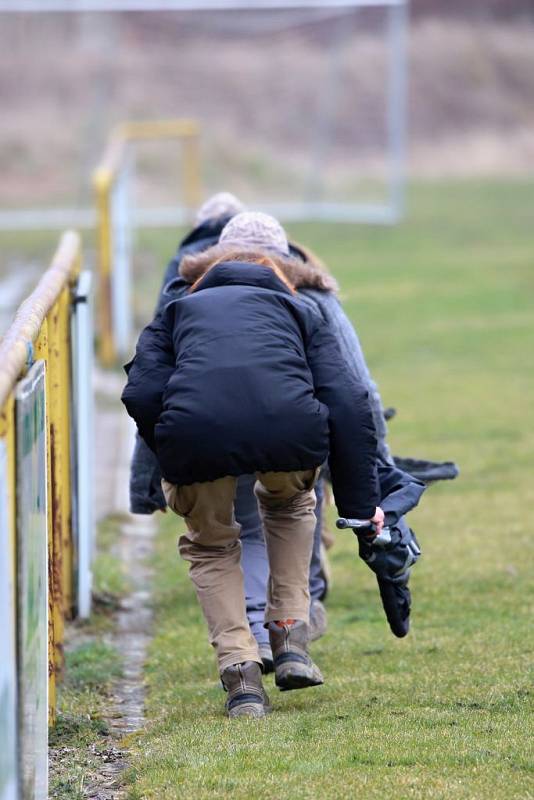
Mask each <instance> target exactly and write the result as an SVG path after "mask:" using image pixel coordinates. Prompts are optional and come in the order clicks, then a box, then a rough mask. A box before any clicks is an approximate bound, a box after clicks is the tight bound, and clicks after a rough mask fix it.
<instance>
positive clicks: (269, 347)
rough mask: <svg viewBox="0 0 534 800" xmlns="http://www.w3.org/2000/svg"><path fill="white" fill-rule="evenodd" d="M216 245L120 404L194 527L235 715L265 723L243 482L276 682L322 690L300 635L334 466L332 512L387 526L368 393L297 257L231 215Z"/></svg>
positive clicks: (205, 597)
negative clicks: (262, 567) (319, 507)
mask: <svg viewBox="0 0 534 800" xmlns="http://www.w3.org/2000/svg"><path fill="white" fill-rule="evenodd" d="M220 243H221V244H223V245H225V246H227V247H229V249H230V251H231V250H232V248H233V252H230V253H229V255H228V256H227V258H226V260H224V261H222V262H220V263H216V264H215V265H214V266H212V267H211V269H210V270H209V271H208V272H207V273H206V275H204V276H203V277H202V278H200V280H199V281H197V282H196V284H195V285H194V286H193V289H192V292H191V294H189V295H188V296H187V297H183V298H181V299H179V300H176V301H174V302H171V303H169V304H168V305H167V306H166V307H165V308H164V310H163V312H162V313H161V314H160V315H159V316H158V317H157V318H156V319H155V320H154V322H153V323H152V324H151V325H149V326H148V327H147V328H146V329H145V330H144V331H143V333H142V334H141V337H140V339H139V342H138V345H137V349H136V355H135V357H134V359H133V361H132V362H131V363H130V364H129V365H127V372H128V383H127V386H126V388H125V390H124V392H123V402H124V403H125V405H126V408H127V410H128V413H129V414H130V415H131V416H132V417H133V418H134V419H135V421H136V423H137V426H138V429H139V432H140V434H141V436H142V437H143V439H144V440H145V442H146V443H147V444H148V445H149V446H150V447H151V448H152V449H153V450H154V451H155V453H156V454H157V457H158V462H159V465H160V467H161V471H162V475H163V478H164V480H163V488H164V493H165V496H166V499H167V503H168V505H169V506H170V507H171V508H172V509H173V510H174V511H176V513H178V514H180V515H181V516H183V517H184V518H185V520H186V523H187V528H188V532H187V533H186V534H185V535H183V536H182V537H181V538H180V543H179V548H180V553H181V555H182V556H183V557H184V558H185V559H186V560H188V561H189V562H190V564H191V568H190V574H191V577H192V580H193V582H194V584H195V587H196V590H197V595H198V598H199V601H200V603H201V606H202V608H203V611H204V615H205V617H206V621H207V623H208V628H209V633H210V640H211V642H212V644H213V645H214V647H215V649H216V653H217V658H218V662H219V669H220V672H221V677H222V680H223V684H224V685H225V686H226V688H227V689H228V691H229V698H230V701H229V705H228V711H229V714H230V716H236V715H238V714H239V715H241V714H249V715H252V716H262V715H263V713H264V712H265V709H266V705H267V701H266V698H265V695H264V693H263V689H262V687H261V678H260V677H259V675H260V673H259V669H260V666H259V665H261V658H260V656H259V653H258V648H257V644H256V642H255V640H254V638H253V636H252V635H251V633H250V628H249V626H248V623H247V619H246V614H245V604H244V593H243V579H242V573H241V569H240V565H239V555H240V553H239V526H238V525H237V524H236V522H235V519H234V515H233V500H234V495H235V489H236V481H237V477H238V476H240V475H245V474H250V473H255V474H256V476H257V483H256V489H255V491H256V495H257V497H258V500H259V504H260V509H261V513H262V518H263V523H264V528H265V534H266V541H267V549H268V554H269V562H270V573H271V575H270V583H269V596H268V604H267V610H266V614H265V623H266V625H267V626H268V628H269V635H270V640H271V646H272V648H273V656H274V666H275V679H276V683H277V685H278V686H279V687H280V688H282V689H294V688H301V687H304V686H311V685H316V684H318V683H322V676H321V674H320V672H319V670H318V669H317V667H316V666H315V665H314V664H313V662H312V661H311V659H310V657H309V655H308V653H307V635H306V628H307V623H308V614H309V591H308V572H309V563H310V555H311V545H312V539H313V531H314V527H315V516H314V513H313V512H314V506H315V496H314V492H313V485H314V482H315V479H316V476H317V473H318V469H319V467H320V466H321V465H322V464H323V463H324V462H325V460H326V459H327V458H329V463H330V470H331V475H332V483H333V489H334V497H335V500H336V504H337V507H338V510H339V513H340V514H341V515H342V516H344V517H351V518H354V517H358V518H362V519H368V520H373V521H374V522H375V524H376V525H377V527H378V529H380V528H381V526H382V524H383V513H382V511H381V509H380V508H378V507H377V506H378V498H379V490H378V480H377V467H376V433H375V429H374V424H373V420H372V415H371V410H370V406H369V402H368V397H367V395H368V393H367V389H366V388H365V387H364V386H363V385H361V384H358V383H357V381H356V379H355V378H354V377H353V376H347V375H346V374H344V371H343V360H342V357H341V354H340V351H339V347H338V344H337V341H336V339H335V338H334V337H333V336H332V334H331V333H330V331H329V330H328V327H327V326H326V325H325V323H324V321H323V320H322V319H321V318H320V317H319V316H318V315H317V314H316V313H315V312H314V311H313V310H312V309H310V308H308V307H307V306H306V305H305V304H304V303H303V302H302V301H300V300H298V299H297V298H296V297H295V293H294V290H293V289H292V287H291V285H290V283H289V281H288V280H287V278H286V277H285V276H284V275H283V273H282V272H281V271H280V270H279V269H278V268H277V266H276V259H275V254H276V252H279V253H281V254H283V255H284V256H287V254H288V244H287V238H286V236H285V233H284V231H283V229H282V228H281V227H280V225H279V224H278V223H277V222H276V220H274V219H272V218H271V217H268V216H267V215H264V214H259V213H244V214H238V215H237V216H235V217H234V218H233V219H232V220H231V221H230V222H229V223H228V225H227V226H226V227H225V229H224V230H223V233H222V234H221V237H220ZM269 252H271V253H272V257H270V256H269ZM236 685H238V686H240V687H241V690H240V691H237V690H235V686H236Z"/></svg>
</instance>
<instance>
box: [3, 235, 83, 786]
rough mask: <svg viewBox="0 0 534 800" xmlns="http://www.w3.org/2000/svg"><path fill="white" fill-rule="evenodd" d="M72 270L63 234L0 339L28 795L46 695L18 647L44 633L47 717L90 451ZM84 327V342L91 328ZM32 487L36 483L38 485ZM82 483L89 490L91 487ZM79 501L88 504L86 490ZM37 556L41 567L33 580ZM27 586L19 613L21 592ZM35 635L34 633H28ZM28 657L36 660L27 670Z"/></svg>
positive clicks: (14, 633)
mask: <svg viewBox="0 0 534 800" xmlns="http://www.w3.org/2000/svg"><path fill="white" fill-rule="evenodd" d="M80 269H81V244H80V238H79V236H78V234H76V233H74V232H67V233H65V234H64V235H63V236H62V238H61V241H60V244H59V247H58V249H57V251H56V254H55V256H54V258H53V260H52V263H51V266H50V268H49V269H48V270H47V271H46V272H45V273H44V274H43V276H42V277H41V279H40V281H39V283H38V285H37V286H36V288H35V290H34V291H33V292H32V294H31V295H30V296H29V297H28V298H27V300H25V301H24V302H23V303H22V305H21V306H20V308H19V309H18V311H17V313H16V315H15V318H14V320H13V323H12V324H11V326H10V328H9V329H8V331H7V333H6V335H5V336H4V338H3V339H2V340H1V341H0V456H1V458H0V473H1V474H0V484H1V485H2V489H3V493H2V497H0V534H1V537H2V544H3V548H4V549H3V552H2V563H1V572H2V575H1V576H0V580H2V581H7V583H8V585H9V586H10V587H11V588H10V592H9V595H6V593H5V592H4V598H3V599H2V603H3V604H4V603H5V604H6V605H7V608H2V609H1V611H2V618H3V619H4V614H5V618H6V619H7V620H8V624H7V625H6V626H5V627H4V625H3V626H2V631H1V632H0V639H1V640H2V641H0V650H1V651H2V653H3V654H4V653H6V654H9V653H11V654H15V655H13V657H12V661H13V665H14V671H15V673H16V675H17V679H16V685H14V686H12V687H10V686H9V681H10V678H9V675H8V674H7V672H6V671H4V672H3V674H1V675H0V678H1V679H2V680H3V681H4V682H5V685H4V686H0V690H2V697H4V698H5V697H6V694H5V691H4V690H6V691H7V692H8V696H9V698H10V701H9V702H11V703H12V704H13V703H16V704H17V705H18V718H19V726H18V727H19V737H20V739H21V741H19V743H18V751H19V755H20V757H21V771H20V774H21V775H22V779H21V780H22V781H23V792H26V791H27V789H26V781H30V782H32V781H33V783H32V785H33V786H34V788H35V786H38V785H41V789H40V790H37V789H35V796H39V797H40V796H46V795H43V792H44V791H45V788H46V787H45V788H43V786H45V784H43V783H42V782H43V781H46V779H45V778H43V777H42V774H41V773H42V768H39V766H36V764H37V765H38V764H39V761H38V759H37V760H36V759H35V750H32V739H33V742H34V743H35V742H41V741H42V739H43V731H42V730H40V728H41V727H43V722H42V711H40V715H41V716H39V714H37V713H35V714H34V715H33V717H32V707H31V706H32V702H33V705H34V707H35V708H36V709H38V708H40V709H42V705H43V702H44V703H45V704H46V699H47V698H46V693H45V697H44V699H43V697H42V689H41V690H40V692H41V693H40V695H39V697H36V698H34V699H33V700H32V698H31V697H28V696H26V695H28V694H31V692H33V691H34V687H35V686H36V685H37V680H34V678H35V676H32V675H25V674H23V673H24V670H25V669H26V666H25V664H26V662H27V661H28V659H27V658H26V651H25V648H26V650H27V648H28V641H29V640H31V639H32V636H33V634H34V629H35V630H37V628H38V627H39V628H40V633H39V635H40V636H44V637H45V639H44V641H45V643H46V637H47V638H48V657H47V658H46V646H45V647H44V655H45V660H44V672H45V673H46V663H48V676H47V677H48V693H47V697H48V720H49V722H51V723H53V722H54V720H55V709H56V682H57V680H58V679H59V678H60V676H61V673H62V670H63V633H64V630H63V629H64V620H65V618H68V617H70V616H72V615H73V613H74V611H75V607H76V605H77V599H76V598H77V596H76V592H75V585H74V584H75V581H74V577H73V576H74V574H75V564H74V563H73V560H74V559H73V535H74V533H75V531H76V530H78V528H79V522H80V520H79V515H77V514H76V515H75V507H76V509H78V507H79V502H78V501H79V498H78V493H79V490H80V488H81V487H80V486H79V484H78V478H77V476H78V472H77V470H78V467H79V465H80V464H82V465H83V464H85V463H86V462H87V459H88V458H90V454H89V453H80V452H78V450H79V445H78V441H79V440H78V438H77V437H76V436H75V435H73V434H74V433H75V431H76V429H77V426H76V425H75V422H76V420H75V418H76V417H77V416H78V415H77V410H76V405H75V402H74V394H73V380H72V378H73V376H72V371H73V364H76V359H77V357H78V353H77V348H78V347H79V346H80V345H81V347H82V348H83V349H84V352H86V351H87V349H88V348H87V341H82V342H79V341H77V340H79V339H80V337H75V338H74V340H73V336H72V320H73V317H74V315H75V308H76V302H77V300H76V296H77V291H76V290H77V283H78V278H79V275H80ZM85 330H86V331H87V327H86V328H85ZM88 335H89V337H90V340H91V339H92V331H90V330H89V331H88ZM73 341H74V344H73ZM89 349H92V348H91V347H90V348H89ZM86 388H87V386H86ZM84 399H85V400H87V398H84ZM85 474H86V475H87V472H85ZM89 483H90V482H89ZM38 485H39V486H40V488H39V489H36V487H37V486H38ZM84 488H85V489H86V490H88V491H90V486H87V487H84ZM82 505H83V507H84V508H87V506H88V503H87V498H85V502H84V503H83V504H82ZM6 545H7V547H6ZM43 558H44V559H45V562H44V564H43V563H42V562H43ZM46 559H47V561H46ZM38 560H39V563H40V564H41V567H39V568H40V569H41V572H42V575H41V578H40V579H39V580H40V583H39V584H36V580H37V579H36V577H35V573H36V572H38V571H39V570H38V569H36V565H37V561H38ZM32 581H33V583H32ZM25 592H26V593H27V594H28V601H27V616H26V617H25V616H24V614H25V613H26V612H25V611H24V602H25V601H24V599H23V598H22V595H23V594H24V593H25ZM41 599H42V600H41ZM39 604H40V605H39ZM37 605H39V607H36V606H37ZM46 627H47V629H48V633H47V631H46ZM28 630H29V633H28ZM6 638H7V639H8V641H6ZM38 638H39V637H38V636H37V634H36V635H35V637H34V639H38ZM32 641H33V640H32ZM30 644H31V641H30ZM4 645H5V647H4ZM41 649H42V648H41ZM35 663H37V661H36V659H34V661H33V666H32V669H33V670H34V671H35V669H36V667H35ZM12 672H13V670H12V671H11V673H9V674H12ZM41 672H42V671H41ZM43 680H44V685H45V686H46V675H45V676H43V675H42V674H41V676H40V681H41V682H40V685H41V687H42V685H43V684H42V681H43ZM35 691H37V690H35ZM17 695H18V697H17ZM45 707H46V706H45ZM28 709H29V710H28ZM16 716H17V715H15V717H16ZM39 720H41V722H39ZM25 723H26V724H27V730H25V728H24V725H25ZM44 725H45V726H46V714H45V716H44ZM38 728H39V730H38ZM44 742H45V743H46V727H45V730H44ZM32 759H33V762H32ZM32 770H33V773H32ZM37 772H39V774H37ZM34 773H35V774H34ZM39 781H41V784H39ZM33 791H34V790H33V789H32V792H33ZM25 796H26V795H25ZM32 796H33V794H32Z"/></svg>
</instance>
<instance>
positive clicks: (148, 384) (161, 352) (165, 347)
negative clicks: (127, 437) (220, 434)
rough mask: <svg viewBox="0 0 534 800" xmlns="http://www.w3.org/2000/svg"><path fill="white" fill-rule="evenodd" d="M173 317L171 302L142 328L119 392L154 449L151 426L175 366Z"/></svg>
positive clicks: (142, 433)
mask: <svg viewBox="0 0 534 800" xmlns="http://www.w3.org/2000/svg"><path fill="white" fill-rule="evenodd" d="M172 318H173V304H171V305H170V306H167V308H166V309H165V311H164V312H163V313H162V314H158V316H157V317H156V318H155V319H154V321H153V322H151V323H150V325H148V326H147V327H146V328H145V329H144V331H143V332H142V334H141V336H140V337H139V341H138V342H137V347H136V351H135V356H134V358H133V360H132V361H130V363H129V364H126V366H125V370H126V373H127V375H128V382H127V384H126V386H125V388H124V391H123V393H122V398H121V399H122V402H123V403H124V405H125V406H126V410H127V411H128V414H129V415H130V416H131V417H133V419H134V420H135V422H136V423H137V428H138V430H139V433H140V435H141V436H142V438H143V439H144V440H145V442H146V443H147V445H148V446H149V447H150V448H151V450H153V451H154V452H155V449H156V445H155V440H154V428H155V426H156V423H157V421H158V418H159V416H160V414H161V410H162V409H161V406H162V398H163V392H164V391H165V387H166V385H167V383H168V380H169V378H170V377H171V375H172V373H173V371H174V369H175V358H174V346H173V342H172V337H171V333H170V330H171V325H170V323H171V321H172Z"/></svg>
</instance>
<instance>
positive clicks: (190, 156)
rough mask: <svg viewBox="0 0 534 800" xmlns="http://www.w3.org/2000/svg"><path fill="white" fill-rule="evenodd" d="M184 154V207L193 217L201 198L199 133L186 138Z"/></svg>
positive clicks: (193, 133)
mask: <svg viewBox="0 0 534 800" xmlns="http://www.w3.org/2000/svg"><path fill="white" fill-rule="evenodd" d="M183 154H184V163H183V175H184V205H185V206H186V208H187V209H188V211H189V212H190V214H191V217H193V216H194V213H195V209H196V208H198V206H199V205H200V198H201V181H200V148H199V136H198V132H197V131H193V132H192V133H191V134H190V135H189V136H186V137H185V138H184V140H183Z"/></svg>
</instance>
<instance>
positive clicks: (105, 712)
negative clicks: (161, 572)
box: [49, 515, 129, 800]
mask: <svg viewBox="0 0 534 800" xmlns="http://www.w3.org/2000/svg"><path fill="white" fill-rule="evenodd" d="M120 523H121V518H120V517H119V516H117V515H113V516H109V517H106V518H105V519H103V520H102V521H101V522H100V523H99V525H98V532H97V548H98V552H97V555H96V558H95V560H94V562H93V609H92V614H91V617H90V618H89V620H78V621H76V622H75V623H74V624H73V625H72V626H71V627H70V628H69V629H68V641H67V648H66V654H65V675H64V680H63V681H62V682H61V683H60V685H59V687H58V689H59V698H58V713H57V721H56V724H55V725H54V727H53V728H51V729H50V732H49V745H50V770H49V775H50V795H49V796H50V797H51V798H54V799H55V800H83V798H84V797H87V796H88V795H87V791H88V790H89V789H88V787H90V786H91V785H92V782H93V780H94V776H95V774H99V773H100V772H101V771H102V760H101V757H100V754H101V753H102V751H106V750H107V748H109V747H110V745H111V746H113V745H114V744H116V740H114V739H112V738H111V737H110V732H109V728H108V723H107V719H108V718H109V713H110V712H109V698H110V696H111V686H112V682H113V681H114V680H115V679H117V678H119V677H121V675H122V659H121V655H120V653H119V652H118V651H117V650H116V649H115V648H114V647H113V646H112V645H110V644H107V643H106V642H105V641H104V640H103V637H104V636H105V635H106V634H109V632H110V631H111V629H112V628H113V625H114V617H113V612H114V611H116V609H117V608H118V605H119V601H120V599H121V597H122V596H123V595H124V594H125V593H126V592H127V590H128V587H129V584H128V579H127V576H126V575H125V574H124V568H123V566H122V564H121V562H120V559H119V557H118V555H117V554H116V552H115V549H116V546H117V543H118V537H119V525H120Z"/></svg>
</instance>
